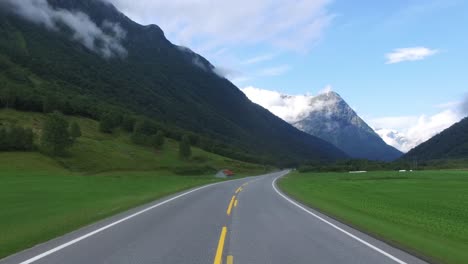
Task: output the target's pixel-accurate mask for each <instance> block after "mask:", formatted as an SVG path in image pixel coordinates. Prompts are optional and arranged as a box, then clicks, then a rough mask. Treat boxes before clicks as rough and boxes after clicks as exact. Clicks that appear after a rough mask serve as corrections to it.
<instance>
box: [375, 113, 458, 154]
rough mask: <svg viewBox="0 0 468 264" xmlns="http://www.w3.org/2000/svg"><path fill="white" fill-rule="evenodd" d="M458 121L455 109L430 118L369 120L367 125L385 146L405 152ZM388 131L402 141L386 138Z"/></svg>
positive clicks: (408, 117)
mask: <svg viewBox="0 0 468 264" xmlns="http://www.w3.org/2000/svg"><path fill="white" fill-rule="evenodd" d="M460 119H461V116H460V113H459V111H457V109H446V110H443V111H441V112H439V113H437V114H434V115H430V116H427V115H420V116H396V117H383V118H376V119H371V120H370V121H369V123H370V124H371V126H373V127H374V128H375V130H376V132H377V133H378V134H379V135H381V137H382V138H383V139H384V141H385V142H386V143H387V144H389V145H392V146H394V147H396V148H397V149H399V150H401V151H403V152H407V151H409V150H410V149H412V148H414V147H416V146H417V145H419V144H421V143H423V142H425V141H427V140H428V139H430V138H431V137H433V136H435V135H436V134H437V133H440V132H441V131H443V130H444V129H446V128H448V127H450V126H452V125H453V124H455V123H456V122H458V121H460ZM389 131H390V132H392V133H395V134H398V137H400V138H403V139H404V140H400V141H401V142H398V141H395V140H394V138H392V137H388V136H386V135H387V132H389Z"/></svg>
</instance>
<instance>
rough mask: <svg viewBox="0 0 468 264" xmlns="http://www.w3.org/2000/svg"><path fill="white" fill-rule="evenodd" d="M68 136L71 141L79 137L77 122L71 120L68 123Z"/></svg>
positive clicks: (79, 130) (79, 129)
mask: <svg viewBox="0 0 468 264" xmlns="http://www.w3.org/2000/svg"><path fill="white" fill-rule="evenodd" d="M70 137H71V139H72V140H73V141H75V140H76V139H77V138H79V137H81V128H80V125H78V123H77V122H73V123H72V124H71V125H70Z"/></svg>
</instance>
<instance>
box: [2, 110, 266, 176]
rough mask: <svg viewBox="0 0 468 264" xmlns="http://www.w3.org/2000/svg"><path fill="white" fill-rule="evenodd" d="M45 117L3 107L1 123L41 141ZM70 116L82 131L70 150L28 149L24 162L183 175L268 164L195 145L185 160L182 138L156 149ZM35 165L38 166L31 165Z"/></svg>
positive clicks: (252, 169)
mask: <svg viewBox="0 0 468 264" xmlns="http://www.w3.org/2000/svg"><path fill="white" fill-rule="evenodd" d="M45 118H46V115H45V114H41V113H28V112H19V111H14V110H0V127H8V126H12V125H18V126H21V127H26V128H33V131H34V132H35V134H36V135H35V141H36V143H37V141H38V138H39V134H40V133H41V131H42V128H43V124H44V120H45ZM67 119H68V120H69V122H72V121H75V122H77V123H78V124H79V126H80V127H81V131H82V136H81V137H80V138H78V139H77V141H76V142H75V143H74V144H73V146H72V147H71V149H70V150H69V154H68V155H65V156H64V157H58V156H57V157H46V156H43V155H41V154H38V155H36V156H34V155H30V154H27V153H24V154H25V156H27V157H29V160H28V161H27V162H26V161H24V163H30V164H38V162H35V161H33V160H31V159H30V157H38V159H40V160H44V159H50V160H51V161H53V162H54V163H56V164H58V165H59V167H61V168H62V169H65V170H68V171H71V172H74V173H80V174H98V173H113V172H131V171H153V172H155V171H159V172H166V173H167V172H169V173H170V174H181V175H186V174H189V175H191V174H194V175H206V174H208V175H214V173H215V172H216V171H218V170H220V169H226V168H229V169H232V170H233V171H235V172H236V173H240V174H256V173H263V172H264V167H263V166H261V165H256V164H251V163H246V162H241V161H236V160H233V159H229V158H226V157H223V156H219V155H216V154H213V153H209V152H206V151H204V150H201V149H199V148H192V153H193V155H192V157H191V159H189V160H183V159H180V158H179V153H178V142H177V141H175V140H173V139H166V142H165V144H164V146H163V147H162V148H161V149H159V150H155V149H154V148H151V147H144V146H139V145H136V144H134V143H133V142H132V140H131V139H130V136H131V135H130V134H129V133H127V132H125V131H123V130H117V131H115V132H114V133H113V134H106V133H101V132H99V123H98V122H96V121H95V120H92V119H89V118H81V117H70V116H69V117H67ZM2 155H4V158H6V157H7V156H8V155H14V156H15V157H17V158H18V159H19V160H23V158H21V156H22V155H21V153H10V154H9V153H4V154H2ZM41 156H42V157H41ZM1 163H3V162H1ZM32 167H34V166H32V165H31V168H32ZM40 167H41V166H39V167H38V168H40Z"/></svg>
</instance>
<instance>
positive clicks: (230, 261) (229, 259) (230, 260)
mask: <svg viewBox="0 0 468 264" xmlns="http://www.w3.org/2000/svg"><path fill="white" fill-rule="evenodd" d="M226 262H227V264H234V257H233V256H231V255H230V256H227V259H226Z"/></svg>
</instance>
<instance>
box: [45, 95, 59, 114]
mask: <svg viewBox="0 0 468 264" xmlns="http://www.w3.org/2000/svg"><path fill="white" fill-rule="evenodd" d="M58 109H59V103H58V99H57V97H55V96H54V95H52V94H49V95H47V96H46V97H44V99H43V101H42V111H43V112H44V113H52V112H53V111H57V110H58Z"/></svg>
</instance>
